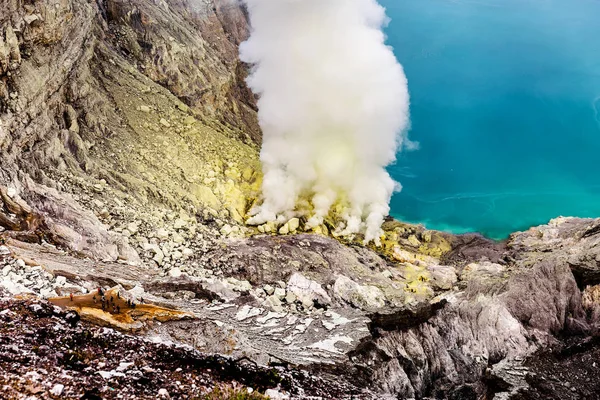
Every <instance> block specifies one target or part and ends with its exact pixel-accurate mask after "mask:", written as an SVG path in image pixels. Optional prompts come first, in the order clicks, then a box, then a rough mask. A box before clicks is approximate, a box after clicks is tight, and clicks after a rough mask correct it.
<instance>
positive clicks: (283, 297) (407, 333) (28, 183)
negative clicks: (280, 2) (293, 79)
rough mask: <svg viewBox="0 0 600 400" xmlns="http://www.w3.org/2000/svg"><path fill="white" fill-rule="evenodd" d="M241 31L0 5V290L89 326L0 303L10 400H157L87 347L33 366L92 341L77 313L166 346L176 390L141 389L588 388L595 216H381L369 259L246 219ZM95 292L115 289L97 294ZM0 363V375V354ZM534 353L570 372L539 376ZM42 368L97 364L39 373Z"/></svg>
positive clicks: (250, 174)
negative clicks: (438, 223) (53, 328)
mask: <svg viewBox="0 0 600 400" xmlns="http://www.w3.org/2000/svg"><path fill="white" fill-rule="evenodd" d="M247 31H248V26H247V22H246V18H245V13H244V10H243V8H242V7H240V5H239V4H238V3H237V2H234V1H231V0H215V1H204V0H202V1H200V0H196V1H180V0H160V1H159V0H156V1H141V0H139V1H138V0H130V1H127V2H125V1H114V0H107V1H98V2H88V1H82V0H39V1H30V2H24V1H16V0H0V152H1V163H0V241H1V244H2V245H0V268H1V273H0V286H2V287H3V288H4V289H5V290H7V291H9V292H10V293H11V294H13V295H15V294H23V293H26V296H27V295H28V296H38V297H42V298H46V299H49V301H51V302H53V303H54V304H56V305H59V306H61V307H64V308H69V309H73V310H75V311H77V313H78V315H79V316H80V317H81V318H82V319H83V320H84V321H86V322H85V323H86V324H88V325H84V326H83V327H79V328H78V327H74V328H73V330H72V331H68V332H67V330H68V329H67V328H65V327H63V325H64V323H63V322H64V321H63V320H64V318H66V317H65V314H61V312H59V311H51V312H49V313H45V314H44V315H41V316H38V317H39V318H38V317H35V316H34V315H29V314H31V310H32V308H31V307H33V309H35V310H38V307H39V309H42V310H44V309H47V310H53V309H52V308H51V307H50V306H49V305H48V303H46V302H45V301H42V300H33V299H29V300H19V301H16V300H11V299H8V298H4V299H3V300H2V302H3V303H2V304H3V305H6V307H7V308H10V309H11V311H10V312H8V313H4V312H0V317H1V318H0V331H2V330H3V329H4V330H5V331H6V332H9V331H10V332H17V333H15V335H16V336H15V337H17V336H18V337H19V340H18V343H17V341H16V339H15V343H12V342H10V341H8V342H7V341H1V342H0V365H4V366H5V368H7V369H8V368H10V369H11V371H12V372H11V373H9V374H4V375H2V376H0V381H1V382H2V384H3V385H8V386H10V387H11V391H10V392H8V393H10V396H11V398H21V397H26V396H27V395H36V396H38V397H41V398H51V397H52V396H53V395H54V394H53V393H52V392H51V391H52V390H54V389H55V388H56V387H57V385H62V386H63V387H62V389H61V393H62V394H63V398H80V397H81V396H83V395H85V393H87V392H88V391H91V392H94V393H96V395H98V396H101V397H103V398H113V397H115V396H117V395H122V396H125V395H134V396H136V398H156V397H157V396H158V395H159V394H160V395H161V396H164V394H165V393H164V392H160V393H159V389H161V387H159V385H158V384H154V385H150V386H148V389H147V390H145V391H144V390H137V389H136V390H137V391H133V392H131V393H129V392H128V390H129V389H128V387H132V385H134V386H135V383H134V381H136V380H137V379H133V378H131V377H130V376H128V375H126V372H124V371H126V369H124V370H123V371H120V370H118V367H119V365H120V364H119V363H115V362H112V364H114V365H112V364H111V363H110V361H107V360H105V359H104V358H107V357H109V356H110V357H112V356H111V355H110V354H108V353H107V354H104V355H101V356H98V359H97V360H94V357H91V356H89V357H88V355H87V354H88V353H89V351H88V350H89V348H95V347H94V346H96V347H97V346H98V343H99V342H98V340H95V341H90V343H89V346H90V347H89V348H88V350H85V348H84V347H85V346H86V343H85V341H82V340H79V339H78V340H77V341H76V342H77V343H74V345H73V346H75V347H74V348H75V349H80V351H81V352H83V353H85V354H86V356H85V357H83V358H82V359H81V360H79V361H78V362H79V364H77V365H75V364H73V365H71V364H69V363H63V362H62V361H60V360H63V359H62V358H61V357H64V354H63V353H61V354H53V353H52V352H48V353H46V354H41V355H39V357H38V356H34V355H32V354H33V353H32V351H33V350H32V349H33V348H34V347H36V346H38V344H36V343H35V341H36V340H41V339H40V337H41V336H39V332H42V331H44V330H45V329H46V328H45V327H46V326H47V325H48V324H51V323H52V321H54V320H56V321H59V322H57V323H59V325H60V326H61V328H60V332H59V333H60V335H59V334H57V335H58V336H57V337H59V338H60V337H63V336H64V337H68V336H69V335H75V336H76V337H77V338H80V339H81V337H84V336H85V335H88V334H87V333H86V334H85V335H84V334H83V333H82V332H89V330H90V329H91V330H92V331H94V332H97V335H96V334H94V335H96V336H94V337H96V338H97V337H98V335H100V337H102V335H107V333H106V332H104V333H98V332H100V331H99V330H96V329H97V328H94V327H93V326H92V325H89V324H93V325H103V326H108V327H112V328H115V329H118V330H120V331H123V332H127V333H128V334H134V333H135V334H136V335H138V336H139V337H138V338H135V337H129V336H126V338H120V339H119V341H121V340H123V343H133V342H135V343H138V344H136V345H140V346H143V345H144V344H143V343H147V344H146V346H148V348H149V349H151V351H149V353H150V354H160V351H159V350H157V349H156V345H152V344H150V343H149V342H144V341H147V340H148V338H153V339H157V338H160V339H161V340H162V341H163V342H168V343H176V344H179V345H181V344H183V345H186V346H187V347H186V350H185V351H184V350H181V352H180V353H178V354H179V355H180V356H181V358H182V359H185V360H188V361H186V363H187V364H186V363H184V364H185V365H186V368H188V367H189V368H190V370H189V372H190V373H191V374H192V375H191V377H190V376H187V377H186V378H185V380H182V382H183V385H184V386H180V387H179V386H173V385H172V384H167V382H163V381H162V378H161V381H160V384H161V385H163V383H164V385H167V386H168V390H166V392H167V395H168V393H170V394H171V396H172V397H174V398H185V397H186V393H187V394H188V395H189V394H190V393H192V394H194V395H202V394H204V393H208V392H209V391H210V390H213V388H214V384H217V383H218V382H227V383H228V384H231V383H232V382H233V383H235V382H237V383H239V384H243V385H245V386H251V385H252V382H253V380H255V381H256V384H255V388H256V389H259V390H260V391H267V389H270V391H269V392H268V394H269V395H270V396H271V397H272V398H286V396H291V397H293V398H307V397H309V396H321V398H335V399H342V398H365V399H371V398H373V399H381V398H454V399H476V398H487V399H506V398H513V399H520V398H532V397H533V396H538V398H539V395H540V393H544V396H546V397H548V398H561V399H565V398H573V399H575V398H594V397H593V396H594V393H597V389H598V382H599V381H598V379H597V378H596V376H595V374H594V369H593V368H595V366H594V367H589V366H587V365H584V364H589V363H585V362H584V361H581V362H579V361H578V360H579V358H578V357H579V355H581V360H584V359H590V357H593V356H594V355H595V354H597V351H598V346H597V339H595V338H596V337H597V332H598V318H599V317H600V300H599V299H600V294H599V293H600V289H599V288H600V286H596V285H597V284H599V283H600V268H599V267H598V260H600V258H599V257H600V255H599V254H598V244H599V241H600V234H599V232H600V228H599V226H600V220H583V219H556V220H553V221H551V223H550V224H549V225H547V226H542V227H539V228H532V229H531V230H529V231H527V232H523V233H516V234H514V235H512V236H511V238H510V239H509V240H508V241H507V242H504V243H494V242H491V241H488V240H486V239H484V238H481V237H479V236H476V235H466V236H458V237H456V236H452V235H448V234H444V233H440V232H433V231H427V230H425V229H424V228H423V227H419V226H410V225H406V224H402V223H400V222H397V221H391V220H390V221H387V222H386V223H385V225H384V230H385V237H384V239H383V241H382V246H381V247H378V248H373V247H365V246H364V245H362V244H361V243H360V241H359V240H358V239H359V238H355V240H353V239H352V238H346V239H340V238H334V237H332V236H331V235H328V234H327V232H328V228H327V225H324V226H323V227H319V229H318V230H317V232H312V233H309V232H304V231H303V225H304V221H301V220H290V221H288V222H287V223H286V224H284V225H282V226H271V225H265V226H261V227H258V228H253V227H246V226H244V224H243V221H244V216H245V214H246V212H247V210H248V209H249V208H250V207H251V206H252V204H253V201H254V199H255V197H256V195H257V192H258V188H259V185H260V181H261V175H260V167H259V163H258V145H257V144H258V143H259V142H260V131H259V129H258V126H257V121H256V113H255V102H254V97H253V95H252V94H251V93H250V92H249V91H248V89H247V87H246V86H245V84H244V77H245V75H246V68H245V66H244V65H242V64H240V63H239V61H238V59H237V46H238V45H239V43H240V42H241V41H242V40H243V39H244V38H245V37H246V35H247ZM275 232H279V234H275ZM98 288H100V291H106V292H103V293H107V294H110V295H109V297H110V296H114V295H115V293H117V291H118V292H119V293H120V295H119V296H123V299H120V300H119V302H118V303H110V304H108V305H107V303H105V302H109V301H112V300H109V299H101V295H100V292H98ZM109 288H113V289H114V290H112V291H107V290H108V289H109ZM71 294H72V295H73V298H71V296H70V295H71ZM96 295H97V297H96ZM124 299H127V301H129V302H128V303H125V302H124V301H125V300H124ZM131 301H133V302H135V303H138V304H141V303H142V302H143V303H144V304H145V305H144V306H138V307H134V306H132V305H131ZM28 302H29V303H28ZM116 304H119V309H118V310H117V308H116ZM35 305H38V307H34V306H35ZM121 306H122V308H121ZM28 307H29V308H28ZM48 307H50V308H48ZM34 314H35V312H34ZM36 318H38V319H36ZM52 318H54V319H52ZM13 319H15V320H18V321H21V322H20V324H22V323H26V322H25V321H29V320H31V321H32V322H31V324H32V326H31V329H29V328H28V329H22V330H15V328H14V326H13V325H11V321H12V320H13ZM69 329H70V328H69ZM63 331H64V332H63ZM28 332H34V333H35V332H38V333H35V334H34V333H31V334H29V333H28ZM69 332H70V333H69ZM27 335H30V336H27ZM61 335H62V336H61ZM82 335H83V336H82ZM57 340H58V339H57ZM61 340H62V339H61ZM140 343H142V344H140ZM78 346H79V347H78ZM15 349H16V350H15ZM194 349H196V350H200V351H202V352H204V353H210V354H216V355H221V356H224V358H219V357H216V358H211V359H210V360H209V361H210V362H209V361H206V360H207V358H205V356H200V355H198V354H197V353H196V352H195V350H194ZM71 350H72V351H75V350H73V349H71ZM71 350H70V351H71ZM84 350H85V351H84ZM163 350H164V349H163ZM78 351H79V350H78ZM14 352H17V353H19V354H21V355H23V357H21V358H20V360H21V361H20V362H19V363H17V364H18V368H17V367H16V366H15V364H10V366H9V364H8V363H5V361H6V360H5V359H4V358H2V357H4V356H3V355H4V354H7V356H6V357H9V355H10V354H13V353H14ZM540 352H541V353H540ZM15 354H16V353H15ZM78 354H79V353H78ZM11 357H12V356H11ZM36 357H38V358H36ZM103 357H104V358H103ZM152 357H154V358H156V357H155V356H152ZM152 357H150V358H152ZM552 357H557V358H558V361H557V362H556V363H555V364H556V365H568V366H569V368H571V369H577V368H580V369H581V372H580V373H571V374H565V376H560V374H561V371H560V369H559V370H557V369H556V368H554V369H553V363H552V361H551V360H552ZM561 357H562V358H561ZM586 357H587V358H586ZM133 358H135V360H133V361H131V360H122V361H123V362H124V363H128V362H134V364H135V367H131V368H132V370H135V371H138V372H136V373H135V374H138V373H139V374H141V376H142V377H145V378H144V379H148V376H152V374H153V373H154V372H148V371H147V370H144V369H143V368H142V364H145V363H151V362H152V361H151V360H150V359H148V358H144V357H142V356H139V357H138V356H136V357H133ZM100 359H102V361H100ZM36 360H37V361H36ZM53 360H54V361H53ZM57 360H58V361H57ZM52 363H55V364H56V365H55V366H56V368H57V369H56V370H57V371H58V370H61V371H62V369H60V368H65V369H72V370H74V371H80V370H82V369H83V370H85V368H90V369H89V371H94V368H95V369H98V368H99V367H98V364H99V363H102V364H104V365H105V366H106V364H109V367H110V368H113V367H114V370H109V367H107V368H105V369H101V368H100V370H101V372H104V374H100V373H95V372H94V375H93V377H90V376H86V377H85V378H84V376H83V375H82V374H81V372H74V373H73V374H71V375H72V376H76V377H79V378H75V379H66V378H64V376H63V377H61V378H56V379H54V380H56V381H53V380H52V379H46V378H44V379H42V378H37V377H36V376H38V375H39V376H40V377H41V376H43V375H46V374H44V373H43V371H42V369H47V368H51V367H52V366H51V365H50V364H52ZM63 364H64V365H63ZM158 364H160V368H163V369H165V371H166V372H165V373H168V374H170V375H169V376H171V375H172V376H175V377H176V376H180V375H181V374H180V372H181V371H177V370H176V369H175V370H173V368H169V367H165V365H164V364H162V361H160V360H159V362H158ZM49 365H50V366H49ZM111 365H112V366H111ZM190 365H192V366H193V367H190ZM216 365H228V366H235V371H234V370H233V369H231V370H230V369H228V370H227V371H229V372H227V373H226V374H223V375H220V376H215V374H212V373H211V370H214V369H215V368H217V367H216ZM58 367H60V368H58ZM15 368H17V369H15ZM52 368H54V367H52ZM127 368H129V367H127ZM149 368H150V367H149ZM153 368H154V367H153ZM228 368H229V367H228ZM231 368H233V367H231ZM150 369H152V368H150ZM17 370H18V373H17V372H15V371H17ZM111 371H112V372H111ZM232 371H233V372H232ZM236 371H237V372H236ZM26 372H30V374H25V373H26ZM234 372H235V373H234ZM36 374H37V375H36ZM119 374H120V375H119ZM139 374H138V375H139ZM148 374H149V375H148ZM178 374H179V375H178ZM24 375H25V377H23V376H24ZM121 375H126V376H121ZM146 375H147V376H146ZM136 376H137V375H136ZM140 379H142V378H140ZM207 379H208V382H207ZM211 379H214V382H211V381H210V380H211ZM199 380H203V381H202V382H201V383H202V384H200V383H199V382H198V381H199ZM82 382H85V385H86V387H85V388H84V387H82V385H81V383H82ZM237 383H235V384H237ZM109 384H110V385H111V387H114V388H117V389H118V390H117V392H111V391H110V390H108V389H107V387H108V386H107V385H109ZM186 385H187V386H186ZM191 385H196V387H194V388H192V386H191ZM567 385H568V386H567ZM574 385H576V386H574ZM234 386H235V385H234ZM163 388H164V387H163ZM185 388H187V389H185ZM324 388H325V389H324ZM57 390H58V389H57ZM155 392H156V393H155ZM132 393H134V394H132ZM590 396H591V397H590Z"/></svg>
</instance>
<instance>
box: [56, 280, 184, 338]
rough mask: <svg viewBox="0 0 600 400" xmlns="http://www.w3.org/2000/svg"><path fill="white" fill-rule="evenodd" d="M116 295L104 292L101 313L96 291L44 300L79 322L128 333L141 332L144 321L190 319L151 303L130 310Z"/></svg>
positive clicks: (99, 297) (111, 290)
mask: <svg viewBox="0 0 600 400" xmlns="http://www.w3.org/2000/svg"><path fill="white" fill-rule="evenodd" d="M117 293H118V290H117V289H110V290H107V291H105V292H104V297H105V299H106V304H107V306H106V307H105V310H102V302H101V296H100V295H99V294H98V292H97V291H94V292H92V293H88V294H85V295H79V296H73V297H71V296H63V297H53V298H50V299H48V301H50V302H51V303H53V304H55V305H57V306H59V307H61V308H64V309H70V310H75V311H77V312H78V313H79V315H80V316H81V318H82V319H83V320H86V321H89V322H92V323H94V324H97V325H102V326H110V327H113V328H118V329H121V330H128V331H135V330H139V329H142V328H143V327H144V326H145V323H146V322H148V321H160V322H166V321H172V320H180V319H186V318H194V315H193V314H191V313H188V312H183V311H178V310H174V309H169V308H165V307H159V306H156V305H153V304H139V303H136V305H135V307H132V306H130V305H128V304H127V300H126V299H124V298H123V297H121V296H119V295H118V294H117ZM117 307H118V309H117Z"/></svg>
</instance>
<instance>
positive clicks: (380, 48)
mask: <svg viewBox="0 0 600 400" xmlns="http://www.w3.org/2000/svg"><path fill="white" fill-rule="evenodd" d="M245 2H246V3H247V6H248V10H249V13H250V19H251V25H252V32H251V36H250V38H249V39H248V40H247V41H246V42H245V43H243V44H242V46H241V48H240V57H241V59H242V60H243V61H245V62H247V63H250V64H253V70H252V72H251V75H250V77H249V78H248V84H249V86H250V87H251V89H252V90H253V91H254V92H255V93H257V94H259V96H260V98H259V101H258V106H259V120H260V125H261V127H262V130H263V135H264V136H263V147H262V151H261V161H262V165H263V172H264V181H263V187H262V190H263V197H264V201H263V203H262V205H261V206H259V207H258V208H256V209H255V210H253V214H254V216H253V217H252V218H250V219H249V220H248V224H252V225H258V224H262V223H265V222H269V221H276V222H278V223H284V222H285V221H287V219H288V218H291V217H293V216H297V215H304V216H306V217H307V218H308V221H307V224H306V227H307V228H312V227H316V226H318V225H320V224H322V223H323V220H324V218H325V217H327V216H328V215H329V213H330V212H335V214H337V216H338V217H339V219H340V220H341V221H342V222H340V226H338V232H337V233H339V234H341V235H346V234H351V233H357V232H363V233H364V234H365V240H366V241H367V242H368V241H373V240H374V241H375V242H378V241H379V237H380V235H381V224H382V223H383V220H384V218H385V216H386V215H388V213H389V209H390V208H389V201H390V198H391V196H392V194H393V192H394V190H400V188H401V186H400V184H398V183H396V182H394V181H393V180H392V178H391V177H390V176H389V174H388V173H387V171H386V169H385V167H386V166H387V165H389V164H391V163H392V162H394V160H395V156H396V152H397V150H398V148H399V147H401V146H403V145H407V144H410V142H408V140H407V139H406V136H405V130H406V128H407V125H408V122H409V118H408V108H409V95H408V88H407V81H406V77H405V75H404V71H403V69H402V66H401V65H400V64H399V63H398V61H397V60H396V58H395V57H394V54H393V52H392V50H391V48H389V47H388V46H386V44H385V36H384V34H383V32H382V28H383V27H384V26H385V24H386V23H387V17H386V15H385V9H384V8H383V7H381V6H380V5H379V4H378V3H377V1H376V0H245Z"/></svg>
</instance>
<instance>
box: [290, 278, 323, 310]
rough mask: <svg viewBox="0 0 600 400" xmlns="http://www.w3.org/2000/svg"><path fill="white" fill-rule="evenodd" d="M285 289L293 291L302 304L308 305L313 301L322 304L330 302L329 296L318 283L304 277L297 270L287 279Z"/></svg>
mask: <svg viewBox="0 0 600 400" xmlns="http://www.w3.org/2000/svg"><path fill="white" fill-rule="evenodd" d="M287 290H288V292H290V293H293V294H294V295H295V296H296V298H297V299H298V300H300V301H301V302H302V304H306V305H309V304H314V302H318V303H319V304H322V305H328V304H331V298H330V297H329V295H328V294H327V292H326V291H325V290H324V289H323V287H321V285H320V284H319V283H317V282H315V281H312V280H310V279H308V278H306V277H305V276H304V275H302V274H300V273H298V272H296V273H295V274H293V275H292V276H291V277H290V279H289V280H288V283H287Z"/></svg>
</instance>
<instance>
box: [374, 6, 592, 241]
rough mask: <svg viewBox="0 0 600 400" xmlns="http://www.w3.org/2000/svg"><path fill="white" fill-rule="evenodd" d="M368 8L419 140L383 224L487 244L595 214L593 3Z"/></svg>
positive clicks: (394, 169) (396, 170) (401, 169)
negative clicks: (382, 23)
mask: <svg viewBox="0 0 600 400" xmlns="http://www.w3.org/2000/svg"><path fill="white" fill-rule="evenodd" d="M380 2H381V3H382V4H383V5H384V6H385V7H386V8H387V12H388V16H389V17H390V18H391V23H390V25H389V26H388V28H387V29H386V33H387V35H388V43H389V44H390V45H391V46H392V47H393V48H394V52H395V53H396V55H397V57H398V59H399V60H400V62H401V63H402V65H403V66H404V69H405V72H406V75H407V77H408V82H409V90H410V93H411V121H412V127H411V131H410V137H411V139H412V140H415V141H417V142H419V143H420V149H419V150H417V151H412V152H402V153H400V154H399V155H398V161H397V163H396V164H395V165H393V166H391V167H390V168H389V171H390V173H391V174H392V176H393V177H394V178H395V179H396V180H398V181H399V182H401V183H402V185H403V190H402V191H401V192H400V193H398V194H396V195H394V197H393V199H392V215H393V216H394V217H396V218H399V219H401V220H404V221H409V222H415V223H424V224H425V225H426V226H427V227H428V228H430V229H440V230H447V231H451V232H454V233H463V232H472V231H477V232H480V233H482V234H484V235H486V236H488V237H492V238H495V239H501V238H505V237H506V236H507V235H508V234H509V233H511V232H513V231H516V230H524V229H527V228H529V227H531V226H533V225H538V224H542V223H546V222H548V220H550V219H551V218H554V217H557V216H559V215H564V216H579V217H600V1H598V0H571V1H568V2H565V1H559V0H472V1H460V0H455V1H450V0H380Z"/></svg>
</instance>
